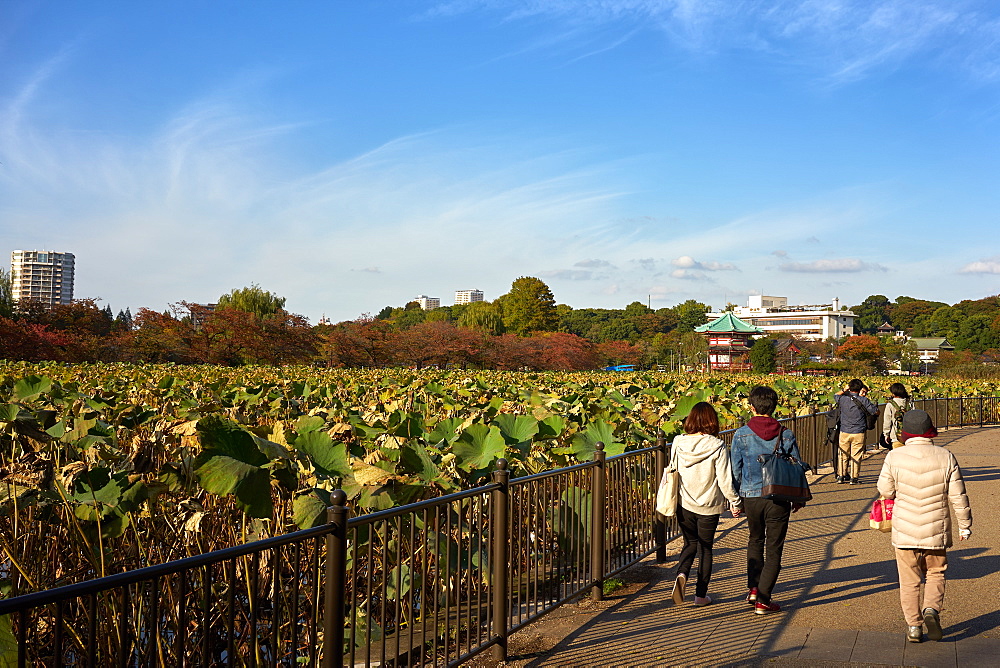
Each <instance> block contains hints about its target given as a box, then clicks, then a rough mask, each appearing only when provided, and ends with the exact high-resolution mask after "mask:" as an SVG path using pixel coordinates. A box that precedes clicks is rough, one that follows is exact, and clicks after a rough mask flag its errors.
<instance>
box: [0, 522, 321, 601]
mask: <svg viewBox="0 0 1000 668" xmlns="http://www.w3.org/2000/svg"><path fill="white" fill-rule="evenodd" d="M331 530H332V529H331V526H330V525H329V524H321V525H319V526H316V527H312V528H310V529H300V530H298V531H292V532H290V533H286V534H282V535H280V536H272V537H270V538H263V539H261V540H255V541H252V542H250V543H243V544H242V545H233V546H232V547H224V548H221V549H218V550H212V551H211V552H204V553H202V554H196V555H194V556H190V557H184V558H182V559H174V560H173V561H165V562H163V563H162V564H155V565H153V566H144V567H142V568H136V569H133V570H130V571H124V572H122V573H115V574H113V575H105V576H103V577H100V578H94V579H93V580H84V581H82V582H74V583H73V584H68V585H63V586H61V587H53V588H51V589H43V590H42V591H36V592H32V593H30V594H22V595H21V596H15V597H14V598H8V599H0V615H6V614H9V613H11V612H16V611H17V610H21V609H25V608H37V607H40V606H43V605H48V604H49V603H56V602H58V601H61V600H64V599H67V598H74V597H77V596H87V595H90V594H97V593H100V592H102V591H107V590H108V589H113V588H115V587H124V586H128V585H132V584H135V583H137V582H146V581H149V580H155V579H157V578H160V577H163V576H165V575H173V574H174V573H179V572H181V571H186V570H190V569H192V568H197V567H200V566H211V565H213V564H217V563H219V562H220V561H226V560H227V559H235V558H236V557H243V556H246V555H248V554H253V553H254V552H263V551H265V550H269V549H273V548H275V547H280V546H282V545H288V544H290V543H297V542H301V541H304V540H309V539H310V538H319V537H322V536H325V535H326V534H328V533H330V531H331Z"/></svg>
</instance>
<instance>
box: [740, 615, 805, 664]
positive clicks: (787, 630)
mask: <svg viewBox="0 0 1000 668" xmlns="http://www.w3.org/2000/svg"><path fill="white" fill-rule="evenodd" d="M808 637H809V628H808V627H805V626H783V625H780V624H776V623H772V624H768V625H767V626H766V627H765V628H763V629H761V632H760V634H759V635H758V636H757V640H756V641H755V642H754V644H753V647H751V649H750V651H751V652H752V653H754V654H757V655H759V656H776V657H782V658H795V657H797V656H798V655H799V652H800V651H801V650H802V646H803V645H805V643H806V639H807V638H808Z"/></svg>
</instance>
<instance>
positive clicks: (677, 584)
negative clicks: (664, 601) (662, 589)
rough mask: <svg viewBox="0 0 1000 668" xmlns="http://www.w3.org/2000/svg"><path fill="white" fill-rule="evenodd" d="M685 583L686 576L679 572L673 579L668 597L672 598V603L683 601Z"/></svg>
mask: <svg viewBox="0 0 1000 668" xmlns="http://www.w3.org/2000/svg"><path fill="white" fill-rule="evenodd" d="M686 584H687V576H686V575H684V574H683V573H681V574H680V575H678V576H677V579H676V580H674V588H673V590H672V591H671V592H670V598H672V599H673V600H674V605H680V604H681V603H683V602H684V585H686Z"/></svg>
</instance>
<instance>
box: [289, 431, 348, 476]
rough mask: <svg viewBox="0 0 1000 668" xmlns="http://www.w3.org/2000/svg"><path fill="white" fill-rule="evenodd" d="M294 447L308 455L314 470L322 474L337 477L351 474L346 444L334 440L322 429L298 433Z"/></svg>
mask: <svg viewBox="0 0 1000 668" xmlns="http://www.w3.org/2000/svg"><path fill="white" fill-rule="evenodd" d="M295 449H296V450H298V451H299V452H301V453H303V454H305V455H306V456H307V457H309V460H310V461H311V462H312V463H313V466H315V467H316V470H317V471H319V472H320V473H322V474H323V475H326V476H332V477H339V478H343V477H346V476H349V475H351V466H350V463H349V462H348V461H347V446H346V445H344V444H343V443H336V442H334V440H333V439H332V438H331V437H330V435H329V434H327V433H326V432H324V431H307V432H306V433H304V434H299V435H298V437H296V439H295Z"/></svg>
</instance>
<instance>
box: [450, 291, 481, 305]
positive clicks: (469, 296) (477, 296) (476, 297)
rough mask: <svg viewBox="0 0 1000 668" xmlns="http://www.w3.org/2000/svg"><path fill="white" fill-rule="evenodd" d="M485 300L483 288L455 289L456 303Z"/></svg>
mask: <svg viewBox="0 0 1000 668" xmlns="http://www.w3.org/2000/svg"><path fill="white" fill-rule="evenodd" d="M481 301H483V291H482V290H455V305H456V306H457V305H458V304H471V303H472V302H481Z"/></svg>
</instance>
